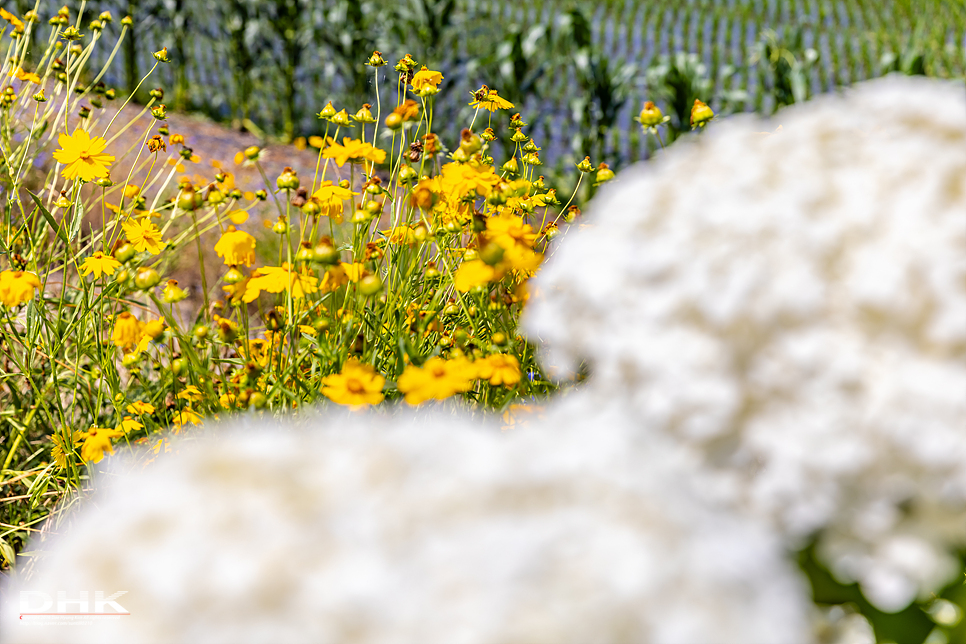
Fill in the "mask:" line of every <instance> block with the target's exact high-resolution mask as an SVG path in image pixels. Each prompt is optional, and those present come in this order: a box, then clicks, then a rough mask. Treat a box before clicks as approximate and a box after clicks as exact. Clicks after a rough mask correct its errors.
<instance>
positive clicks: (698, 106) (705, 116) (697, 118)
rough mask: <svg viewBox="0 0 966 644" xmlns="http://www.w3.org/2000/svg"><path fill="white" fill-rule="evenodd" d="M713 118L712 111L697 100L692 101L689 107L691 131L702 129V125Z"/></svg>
mask: <svg viewBox="0 0 966 644" xmlns="http://www.w3.org/2000/svg"><path fill="white" fill-rule="evenodd" d="M713 118H714V110H712V109H711V108H710V107H708V106H707V105H706V104H705V103H703V102H701V101H700V100H698V99H694V105H693V106H691V129H694V128H697V127H704V125H705V124H706V123H707V122H708V121H710V120H711V119H713Z"/></svg>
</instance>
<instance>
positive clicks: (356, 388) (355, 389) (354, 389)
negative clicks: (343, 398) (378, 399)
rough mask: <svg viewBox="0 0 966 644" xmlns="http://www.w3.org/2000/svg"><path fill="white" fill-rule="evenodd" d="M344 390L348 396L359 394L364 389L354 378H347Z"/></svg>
mask: <svg viewBox="0 0 966 644" xmlns="http://www.w3.org/2000/svg"><path fill="white" fill-rule="evenodd" d="M345 388H346V389H348V390H349V393H350V394H361V393H363V392H364V391H365V390H366V388H365V387H363V386H362V383H361V382H359V381H358V380H356V379H355V378H349V380H347V381H346V383H345Z"/></svg>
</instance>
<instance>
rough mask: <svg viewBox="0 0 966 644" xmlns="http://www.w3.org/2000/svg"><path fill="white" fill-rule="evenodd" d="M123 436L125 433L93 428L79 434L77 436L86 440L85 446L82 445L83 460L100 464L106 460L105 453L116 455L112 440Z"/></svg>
mask: <svg viewBox="0 0 966 644" xmlns="http://www.w3.org/2000/svg"><path fill="white" fill-rule="evenodd" d="M123 435H124V432H120V431H118V430H116V429H105V428H103V427H91V428H90V429H89V430H87V431H86V432H78V433H77V436H78V437H79V438H83V439H84V444H83V445H81V458H82V459H83V460H85V461H91V462H93V463H99V462H100V461H101V459H103V458H104V452H107V453H108V454H113V453H114V448H113V447H112V446H111V439H112V438H116V437H118V436H123Z"/></svg>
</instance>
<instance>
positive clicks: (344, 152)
mask: <svg viewBox="0 0 966 644" xmlns="http://www.w3.org/2000/svg"><path fill="white" fill-rule="evenodd" d="M322 158H323V159H333V160H334V161H335V163H336V165H338V166H339V167H340V168H341V167H342V166H344V165H345V164H346V162H352V163H362V162H363V161H371V162H373V163H384V162H385V161H386V151H385V150H380V149H379V148H376V147H373V146H372V144H371V143H363V142H362V141H360V140H359V139H350V138H349V137H344V138H343V139H342V144H341V145H340V144H338V143H335V142H334V141H333V142H332V143H330V144H329V147H327V148H325V150H323V151H322Z"/></svg>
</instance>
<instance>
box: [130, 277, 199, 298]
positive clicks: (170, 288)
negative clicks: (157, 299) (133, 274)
mask: <svg viewBox="0 0 966 644" xmlns="http://www.w3.org/2000/svg"><path fill="white" fill-rule="evenodd" d="M135 283H136V282H135ZM186 297H188V294H187V293H186V292H185V291H184V289H183V288H180V287H179V286H178V282H177V280H168V281H167V283H166V284H165V285H164V289H162V290H161V301H163V302H165V303H166V304H173V303H174V302H180V301H181V300H183V299H185V298H186Z"/></svg>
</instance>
